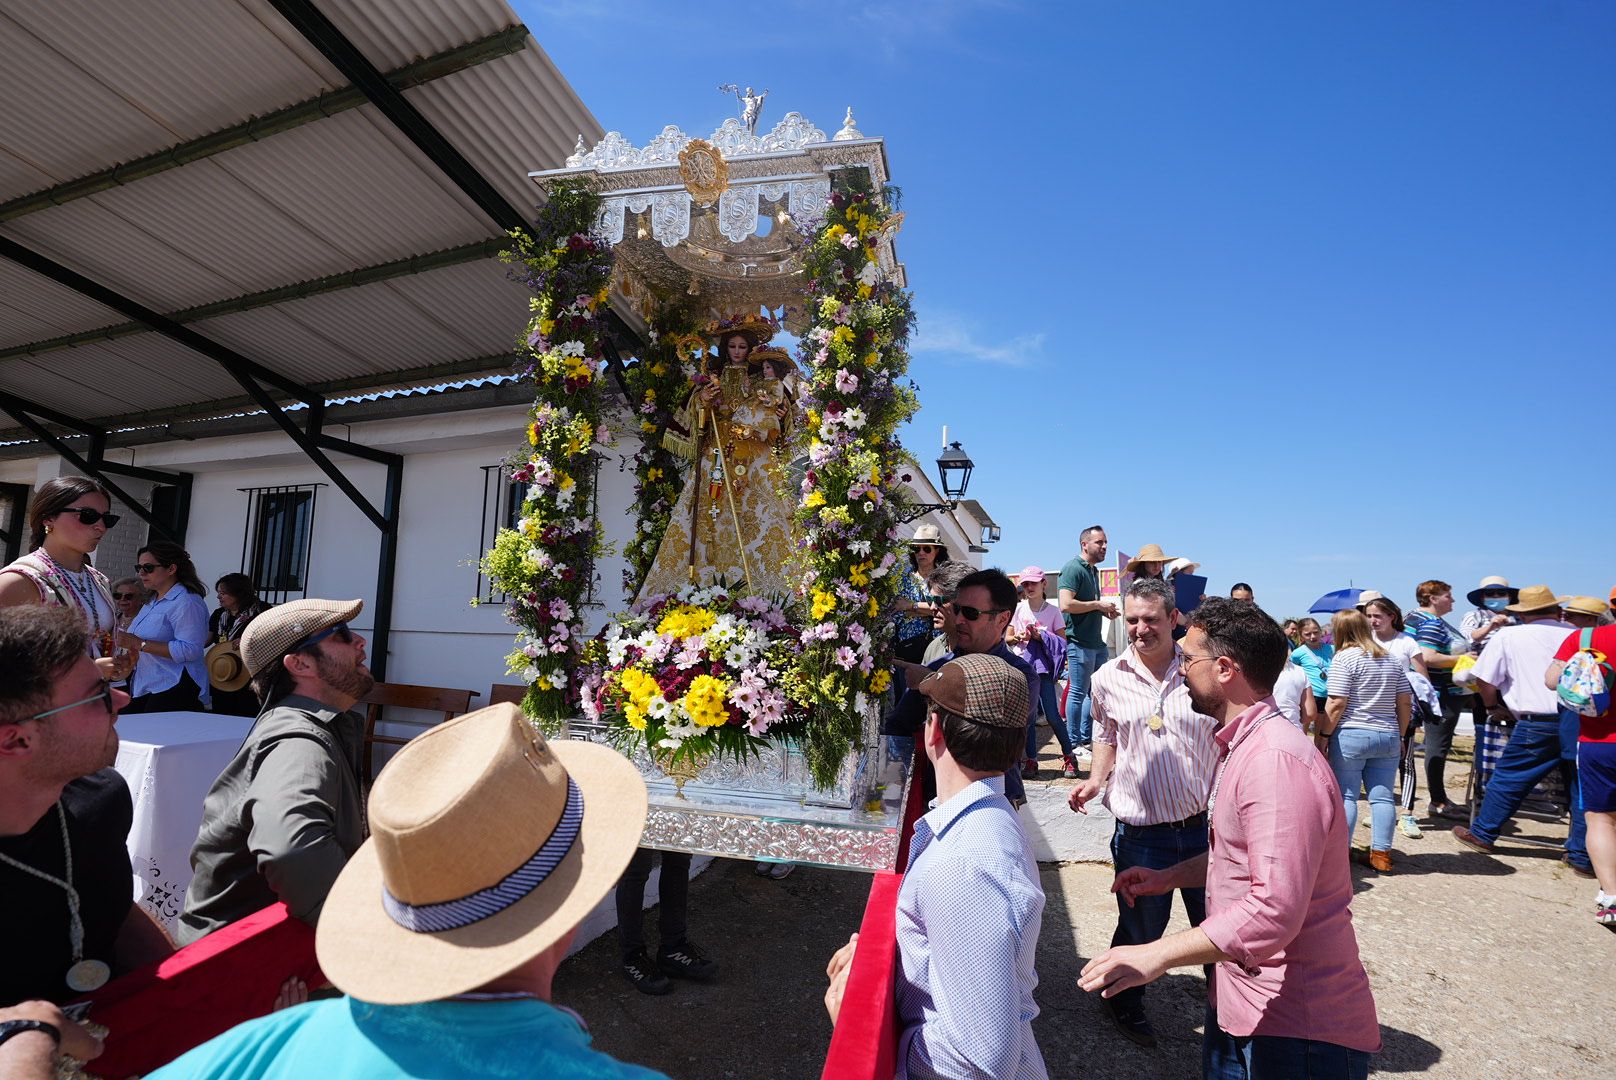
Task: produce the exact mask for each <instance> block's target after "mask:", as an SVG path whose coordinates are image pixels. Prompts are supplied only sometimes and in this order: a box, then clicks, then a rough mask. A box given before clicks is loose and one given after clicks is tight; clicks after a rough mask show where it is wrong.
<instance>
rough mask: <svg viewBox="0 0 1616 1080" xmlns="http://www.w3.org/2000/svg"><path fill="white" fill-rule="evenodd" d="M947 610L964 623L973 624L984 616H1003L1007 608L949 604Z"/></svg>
mask: <svg viewBox="0 0 1616 1080" xmlns="http://www.w3.org/2000/svg"><path fill="white" fill-rule="evenodd" d="M948 610H950V611H952V612H953V613H954V614H955V615H958V616H959V617H960V618H962V619H964V620H965V621H966V622H975V621H976V620H978V619H980V618H981V617H982V616H984V615H1003V614H1004V613H1005V612H1006V611H1007V610H1009V609H1008V608H996V607H990V608H978V607H972V606H971V605H970V604H949V605H948Z"/></svg>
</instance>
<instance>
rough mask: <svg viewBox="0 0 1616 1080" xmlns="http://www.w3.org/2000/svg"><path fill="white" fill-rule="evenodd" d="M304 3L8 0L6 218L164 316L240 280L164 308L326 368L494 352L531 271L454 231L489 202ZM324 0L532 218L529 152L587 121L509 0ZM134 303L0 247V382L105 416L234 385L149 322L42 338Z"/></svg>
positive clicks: (346, 30)
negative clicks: (357, 70) (378, 92)
mask: <svg viewBox="0 0 1616 1080" xmlns="http://www.w3.org/2000/svg"><path fill="white" fill-rule="evenodd" d="M295 6H296V4H293V3H290V2H289V0H167V2H165V3H163V4H161V5H144V4H129V3H127V2H126V0H57V2H54V3H51V4H38V3H34V2H32V0H0V100H4V101H6V102H7V108H6V109H5V110H0V237H4V238H6V239H9V240H10V241H13V242H15V243H16V244H18V245H21V246H22V247H23V248H26V249H28V250H30V251H32V252H35V253H37V254H38V255H41V256H44V257H45V258H46V259H48V260H50V261H51V262H53V263H56V264H60V266H62V267H65V268H66V269H67V270H68V271H72V272H74V273H76V274H79V275H82V276H83V277H84V278H87V279H89V281H90V282H93V283H95V284H97V285H100V286H103V287H105V288H107V289H110V290H112V291H113V292H114V293H117V294H120V295H121V296H123V297H126V298H128V299H129V300H132V301H134V302H136V303H138V304H140V305H143V306H144V307H146V308H149V309H151V310H152V311H154V312H156V313H158V314H160V315H165V316H168V315H173V314H174V313H177V312H181V311H182V310H183V309H186V308H192V307H197V306H201V305H212V304H218V303H220V302H224V301H233V300H236V299H237V298H243V297H245V298H249V299H248V300H247V301H246V302H244V303H242V304H240V305H231V307H232V310H229V311H226V312H224V313H219V314H215V311H217V309H213V308H210V309H209V310H208V312H206V313H198V315H197V317H196V318H195V321H191V320H189V319H186V318H181V319H179V320H177V321H180V322H185V323H187V328H188V329H190V330H193V331H195V332H197V333H199V334H201V335H202V336H203V337H205V338H207V339H209V340H211V341H213V342H217V343H218V344H220V345H222V346H225V347H226V348H228V349H232V350H234V351H235V352H237V353H239V354H241V355H242V356H244V357H246V358H247V359H248V360H250V361H252V362H255V363H257V364H259V365H262V367H263V368H266V369H269V370H270V371H272V372H274V373H276V374H278V375H280V376H284V377H285V378H287V379H290V380H292V381H295V382H297V383H298V384H301V385H303V386H306V387H307V388H308V389H310V390H311V391H314V392H316V393H319V392H323V391H324V390H327V389H329V388H332V387H336V386H343V387H353V386H367V385H369V386H378V387H382V386H390V385H410V384H415V383H417V382H419V381H420V379H422V378H423V377H428V376H426V375H425V373H428V372H434V373H435V372H447V371H453V372H457V373H459V374H461V375H473V374H477V373H478V372H479V371H486V372H498V371H502V370H506V369H508V365H509V354H510V352H511V350H512V347H513V344H514V342H515V339H516V335H517V333H518V332H519V330H520V329H521V327H522V325H523V324H524V323H525V321H526V319H527V295H528V294H527V292H526V290H525V289H523V288H522V287H521V286H519V285H516V284H514V283H512V282H510V281H509V280H508V279H507V277H506V273H505V267H504V266H503V264H501V263H499V262H498V261H497V260H496V259H494V258H492V257H490V256H489V254H488V253H487V251H486V250H472V251H470V252H469V253H466V254H457V253H456V252H454V251H453V250H452V249H460V248H464V247H465V246H466V245H469V244H472V243H474V242H477V241H487V240H490V239H497V238H499V237H500V236H501V235H502V228H501V226H500V224H499V222H498V220H497V219H496V217H495V216H494V214H493V213H491V212H490V210H489V203H488V201H487V200H486V198H485V197H479V196H477V195H476V193H475V192H474V191H471V190H468V188H467V185H466V184H465V183H464V182H463V177H462V178H461V179H460V180H457V179H456V177H455V175H454V172H453V169H451V168H446V167H445V166H444V165H443V164H442V162H441V160H434V157H433V156H432V155H431V154H429V153H428V152H426V151H424V150H423V149H422V148H420V145H418V144H419V143H420V140H419V139H418V138H414V139H412V137H411V132H410V131H409V130H407V125H400V124H396V123H395V122H394V119H390V118H389V115H388V114H387V113H385V112H384V111H383V109H381V108H378V107H377V105H376V104H373V103H368V102H365V101H363V100H362V99H360V98H358V97H357V96H356V93H355V91H354V90H353V89H351V88H350V87H349V85H348V80H347V79H346V78H345V77H344V76H343V74H342V73H341V72H340V71H339V69H338V66H337V63H333V62H332V61H331V60H328V59H327V58H326V56H325V55H323V54H322V51H321V48H320V47H318V42H316V41H315V40H314V39H312V38H305V36H304V34H303V33H302V32H301V31H300V30H299V29H298V27H297V26H295V25H294V24H293V22H292V21H289V17H295V16H289V17H283V16H282V14H281V10H286V9H288V8H290V7H295ZM317 9H318V11H317V13H318V14H322V15H323V16H324V17H325V18H326V19H328V20H329V21H330V23H331V24H332V25H333V26H334V27H335V28H336V29H337V30H338V31H340V32H341V33H342V35H343V36H344V37H345V38H346V39H347V41H348V42H349V43H351V44H352V45H353V47H354V48H356V49H357V50H358V51H359V53H361V54H362V55H363V57H364V59H365V60H367V61H368V62H369V64H370V65H371V66H373V67H374V68H375V69H376V70H377V71H379V72H380V73H382V74H383V75H386V76H388V77H389V81H390V82H392V83H393V85H394V87H395V88H396V89H397V90H398V92H399V93H401V94H402V96H403V98H404V100H405V101H407V102H408V103H409V104H410V105H412V106H413V107H414V109H415V110H416V111H418V113H419V114H420V116H421V117H423V118H424V119H425V120H426V122H427V124H429V125H430V127H431V128H433V129H435V130H436V132H437V133H438V134H439V135H441V136H442V137H443V138H444V139H445V140H447V142H448V144H449V146H450V147H452V149H453V151H457V152H458V154H459V155H460V157H462V158H464V159H465V161H466V162H467V163H468V164H469V165H470V166H471V168H472V170H474V172H475V173H476V174H477V175H479V176H480V177H481V178H482V179H483V180H484V181H486V182H487V184H488V185H489V186H490V187H491V188H492V190H493V191H494V192H496V193H497V196H496V198H495V201H496V202H497V201H498V198H503V200H504V202H505V204H507V205H508V206H509V207H510V208H511V209H513V210H514V211H516V212H517V213H518V214H519V215H521V217H522V218H526V217H527V216H528V214H529V212H530V210H531V204H532V201H533V194H532V188H531V186H530V185H529V184H528V183H527V180H526V174H527V172H528V170H530V169H534V168H548V167H555V166H559V165H560V164H561V163H562V161H563V160H564V159H565V157H566V155H567V153H569V152H570V150H571V148H572V146H573V143H574V141H575V140H576V138H577V137H578V135H579V134H583V135H584V136H585V138H586V139H589V140H593V139H596V138H598V137H599V136H600V135H601V128H600V126H599V124H597V123H596V121H595V119H594V118H593V116H591V115H590V113H589V111H588V110H587V109H586V108H585V107H584V105H583V103H582V102H581V101H580V100H579V99H578V97H577V95H576V94H575V93H574V92H573V90H572V88H571V87H570V86H568V85H567V83H566V81H565V80H564V79H563V78H562V77H561V75H560V74H559V72H558V71H557V70H556V68H555V66H554V65H553V64H552V63H551V62H550V60H549V58H548V57H546V56H545V55H544V53H543V50H542V49H541V48H540V47H539V46H538V44H537V43H536V42H534V41H533V40H532V38H531V37H529V36H527V35H526V33H525V31H523V30H521V29H520V22H519V20H518V19H517V17H516V15H515V13H514V12H512V11H511V9H510V8H509V7H508V6H507V5H506V4H505V3H504V0H317ZM512 28H516V29H515V31H514V32H513V31H512ZM338 63H340V58H339V60H338ZM349 70H350V71H351V70H352V69H351V68H350V69H349ZM344 94H346V95H347V97H346V98H343V97H342V95H344ZM321 95H325V97H323V98H322V97H321ZM315 98H321V101H320V104H319V105H318V106H314V107H308V106H307V104H306V103H310V102H311V99H315ZM328 103H330V105H331V107H329V108H328V107H326V106H327V104H328ZM384 104H385V103H384ZM300 106H304V107H303V108H299V107H300ZM395 119H396V117H395ZM249 121H251V122H252V123H253V124H254V125H255V126H254V129H253V131H252V132H251V133H250V134H248V133H245V132H243V133H241V137H239V138H237V137H235V134H236V133H235V132H233V131H232V129H236V128H238V127H239V126H242V125H245V124H247V123H248V122H249ZM265 124H269V125H270V126H268V127H265V126H263V125H265ZM197 140H202V142H201V143H198V142H197ZM204 144H205V145H204ZM422 145H424V144H422ZM221 147H222V148H221ZM174 148H179V149H178V150H177V151H176V150H175V149H174ZM171 151H173V153H170V152H171ZM151 155H165V159H164V160H163V161H160V162H158V163H157V164H152V163H151V162H152V161H154V160H156V159H155V158H152V159H150V160H144V161H143V160H137V159H148V158H149V156H151ZM169 159H172V160H178V161H182V163H180V164H178V165H175V166H173V167H168V166H169ZM120 164H123V166H124V168H123V172H122V173H120V174H119V175H118V176H117V177H111V176H107V177H100V176H98V175H97V174H101V173H103V172H105V171H106V170H110V169H112V168H113V167H115V166H119V165H120ZM114 180H116V182H114ZM70 183H71V184H72V186H70V187H67V188H63V189H62V190H60V191H53V190H52V189H56V188H58V187H60V186H62V185H69V184H70ZM47 191H49V192H51V201H50V202H45V201H43V200H38V199H30V197H31V196H37V195H39V193H41V192H47ZM23 200H28V201H23ZM440 252H448V255H447V256H440V257H439V258H438V259H437V260H436V261H429V262H428V263H427V264H426V268H424V269H419V270H418V269H417V268H415V267H414V266H413V264H411V265H410V266H408V267H405V268H403V269H399V268H393V269H389V270H387V272H386V273H385V275H383V279H382V280H373V279H370V278H367V279H366V281H367V282H368V283H363V284H353V283H348V282H342V281H338V282H323V283H320V284H319V285H318V286H317V288H314V289H310V290H304V291H307V292H312V295H303V296H297V297H287V298H280V297H276V298H275V302H273V303H267V304H266V303H264V300H265V298H263V297H258V298H257V299H256V300H254V299H251V298H253V297H254V296H255V295H256V294H260V293H264V292H267V291H270V290H277V289H284V288H285V287H286V286H289V285H294V284H298V283H304V282H313V281H314V280H315V279H321V278H329V277H331V276H333V275H344V274H347V273H349V272H352V271H355V270H361V269H364V268H379V267H382V266H383V264H396V263H399V262H400V261H401V260H408V259H411V258H413V257H417V256H425V255H430V254H433V253H440ZM108 303H115V301H114V300H110V299H109V300H108ZM237 308H239V309H237ZM204 314H206V315H209V316H211V317H201V316H202V315H204ZM129 318H130V316H129V315H127V314H125V313H120V312H119V311H116V310H113V309H112V308H110V307H107V306H104V305H103V304H102V303H98V302H96V301H95V300H93V299H89V298H87V297H86V296H84V295H82V294H81V293H80V292H77V291H74V289H72V288H69V287H67V286H65V285H63V284H60V283H58V282H57V281H53V280H51V279H50V278H49V277H46V276H44V274H41V273H37V272H35V270H33V269H28V268H25V267H23V266H21V265H19V264H17V263H15V262H12V261H8V260H7V259H4V258H0V391H4V392H6V393H8V394H10V395H13V396H15V397H16V398H21V399H24V400H25V401H27V402H31V403H33V404H35V405H38V406H41V407H44V408H47V409H54V410H56V411H58V412H60V413H63V414H66V415H68V416H72V417H76V418H79V419H82V420H87V421H90V422H92V423H98V424H108V423H114V422H115V423H119V424H130V423H138V422H140V421H141V420H142V419H153V418H156V417H157V415H158V414H161V413H163V412H165V411H173V412H174V414H175V415H178V414H181V413H183V414H184V415H188V416H197V415H205V414H206V413H207V410H208V408H209V407H210V406H217V407H218V408H219V409H220V410H221V411H224V410H228V409H230V408H233V407H239V403H240V399H241V394H242V388H241V386H240V385H239V384H238V382H237V381H236V380H235V379H234V378H233V377H232V376H231V375H230V374H229V373H228V372H227V371H226V370H225V368H224V367H223V365H222V364H221V363H220V362H218V361H216V360H215V359H212V358H210V357H208V356H206V355H203V354H202V353H200V352H198V351H195V350H193V349H191V348H188V347H186V346H185V345H182V344H180V343H178V342H176V341H174V340H172V339H171V338H169V337H165V336H163V335H161V334H159V333H155V332H151V331H141V332H130V330H129V329H128V328H125V329H124V330H122V331H120V332H119V334H118V335H117V336H115V337H114V336H111V335H108V336H106V337H104V338H97V339H95V340H88V341H79V340H73V341H69V342H63V341H51V339H56V338H62V337H65V336H68V335H75V334H81V333H85V332H89V331H100V330H103V329H105V328H110V327H116V326H119V325H120V324H124V323H126V322H127V321H128V319H129ZM47 343H48V344H47ZM269 389H270V391H271V393H272V394H274V396H275V397H277V398H278V399H280V400H282V401H286V400H289V395H287V394H286V393H284V392H283V391H281V390H276V389H274V388H273V387H270V388H269ZM0 427H7V425H4V421H0ZM17 437H25V436H24V435H23V433H22V432H21V431H20V429H17V428H9V429H8V430H0V439H5V438H17Z"/></svg>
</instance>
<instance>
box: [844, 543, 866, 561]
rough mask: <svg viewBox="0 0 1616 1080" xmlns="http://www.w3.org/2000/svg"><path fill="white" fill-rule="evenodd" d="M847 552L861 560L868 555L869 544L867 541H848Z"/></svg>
mask: <svg viewBox="0 0 1616 1080" xmlns="http://www.w3.org/2000/svg"><path fill="white" fill-rule="evenodd" d="M847 550H849V551H851V552H852V553H853V554H855V555H857V556H859V557H860V558H863V557H864V556H866V555H868V554H869V553H870V542H869V541H868V540H850V541H848V544H847Z"/></svg>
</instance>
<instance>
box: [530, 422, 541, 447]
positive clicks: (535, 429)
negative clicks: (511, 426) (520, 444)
mask: <svg viewBox="0 0 1616 1080" xmlns="http://www.w3.org/2000/svg"><path fill="white" fill-rule="evenodd" d="M527 444H528V445H529V446H537V445H539V425H538V424H537V422H535V423H532V424H529V425H528V426H527Z"/></svg>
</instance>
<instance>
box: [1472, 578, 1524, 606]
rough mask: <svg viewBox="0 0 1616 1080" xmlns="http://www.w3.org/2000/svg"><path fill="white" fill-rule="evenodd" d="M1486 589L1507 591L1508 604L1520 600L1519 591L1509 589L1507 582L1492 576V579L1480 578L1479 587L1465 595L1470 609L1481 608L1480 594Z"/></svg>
mask: <svg viewBox="0 0 1616 1080" xmlns="http://www.w3.org/2000/svg"><path fill="white" fill-rule="evenodd" d="M1488 589H1504V590H1506V591H1508V593H1509V602H1510V603H1512V604H1513V603H1514V602H1515V601H1516V600H1518V599H1520V595H1521V590H1519V589H1513V588H1510V584H1509V582H1507V581H1505V580H1504V579H1503V578H1501V577H1497V576H1494V577H1484V578H1482V579H1481V584H1480V585H1478V586H1476V587H1475V588H1474V589H1471V590H1470V591H1469V592H1467V593H1465V599H1466V600H1468V601H1470V606H1471V607H1480V606H1481V594H1482V593H1484V592H1486V591H1487V590H1488Z"/></svg>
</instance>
